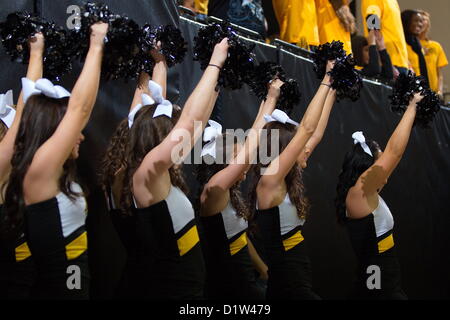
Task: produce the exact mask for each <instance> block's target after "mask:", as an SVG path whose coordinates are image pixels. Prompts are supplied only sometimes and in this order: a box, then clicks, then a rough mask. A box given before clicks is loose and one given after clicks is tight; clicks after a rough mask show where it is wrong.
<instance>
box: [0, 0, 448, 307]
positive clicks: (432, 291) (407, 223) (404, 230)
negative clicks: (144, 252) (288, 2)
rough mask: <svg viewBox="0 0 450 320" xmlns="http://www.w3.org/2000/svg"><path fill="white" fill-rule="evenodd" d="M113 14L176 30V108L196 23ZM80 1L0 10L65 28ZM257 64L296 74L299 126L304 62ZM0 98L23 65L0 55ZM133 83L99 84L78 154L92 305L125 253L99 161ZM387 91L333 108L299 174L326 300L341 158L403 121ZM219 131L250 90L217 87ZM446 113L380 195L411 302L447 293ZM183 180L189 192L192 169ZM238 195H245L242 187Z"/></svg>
mask: <svg viewBox="0 0 450 320" xmlns="http://www.w3.org/2000/svg"><path fill="white" fill-rule="evenodd" d="M104 2H106V3H108V4H110V7H111V9H112V10H114V11H115V12H118V13H126V14H127V15H128V16H130V17H131V18H133V19H135V20H136V21H137V22H138V23H140V24H143V23H146V22H149V23H153V24H167V23H173V24H176V25H179V27H180V28H181V30H182V32H183V34H184V36H185V38H186V40H187V41H188V47H189V48H188V54H187V56H186V59H185V61H184V63H182V64H181V65H179V66H177V67H176V68H174V69H173V70H171V72H170V77H169V86H170V88H169V89H170V90H169V98H170V99H171V100H172V101H174V102H176V103H178V104H179V105H181V106H182V105H183V103H184V102H185V101H186V99H187V98H188V96H189V94H190V92H191V91H192V90H193V88H194V87H195V85H196V84H197V82H198V80H199V78H200V76H201V74H202V73H201V70H200V68H199V64H198V63H197V62H193V61H192V45H193V38H194V36H195V35H196V33H197V31H198V28H199V27H200V26H201V25H200V24H198V23H196V22H192V21H190V20H187V19H185V18H181V19H179V18H178V15H177V11H176V6H175V2H174V1H170V0H167V1H159V0H134V1H118V0H116V1H104ZM80 3H81V1H77V0H61V1H49V0H41V1H15V2H4V3H2V4H1V6H0V7H1V11H0V12H1V13H0V17H1V19H4V17H5V16H6V14H7V13H9V12H11V11H15V10H29V11H33V10H37V12H38V13H40V14H42V15H43V16H45V17H47V18H50V19H52V20H54V21H56V22H58V23H59V24H61V25H65V22H66V19H67V18H68V16H69V14H67V13H66V8H67V6H68V5H72V4H80ZM254 52H255V54H256V57H257V60H258V61H264V60H272V61H275V62H278V63H280V64H281V65H282V66H283V67H284V69H285V70H286V71H287V72H288V74H289V75H290V76H292V77H294V78H296V79H297V80H298V81H299V83H300V87H301V92H302V98H301V101H300V103H299V105H298V106H296V107H295V111H294V115H293V118H294V120H297V121H299V120H300V119H301V116H302V115H303V112H304V111H305V108H306V106H307V104H308V102H309V101H310V100H311V98H312V96H313V95H314V93H315V90H316V89H317V86H318V85H319V81H318V80H317V79H316V76H315V73H314V72H313V69H312V64H311V62H310V61H309V60H307V59H305V58H302V57H299V56H297V55H294V54H292V53H290V52H287V51H284V50H281V49H277V48H275V47H272V46H268V45H265V44H261V43H257V44H256V47H255V50H254ZM0 66H1V67H2V74H1V76H0V92H5V91H6V90H8V89H10V88H13V89H14V96H15V98H16V99H17V96H18V93H19V89H20V77H22V76H24V74H25V70H26V69H25V67H24V66H22V65H18V64H12V63H11V62H10V61H9V58H8V57H7V56H5V54H4V51H3V49H2V48H1V49H0ZM79 71H80V66H79V65H76V66H75V68H74V70H73V72H72V74H71V75H68V76H66V77H64V79H63V81H62V85H64V86H65V87H66V88H68V89H69V90H70V89H71V88H72V87H73V85H74V82H75V80H76V77H77V76H78V74H79ZM134 87H135V82H133V81H130V82H128V83H125V82H123V81H110V82H108V83H102V84H101V88H100V92H99V95H98V98H97V103H96V107H95V110H94V112H93V115H92V118H91V121H90V122H89V125H88V127H87V128H86V130H85V133H86V136H87V138H86V141H85V142H84V144H83V145H82V148H81V158H80V160H79V173H80V175H81V177H82V179H83V180H84V181H85V183H86V184H87V185H88V187H89V191H90V195H89V198H88V202H89V216H88V228H89V252H90V267H91V277H92V285H91V287H92V291H91V296H92V298H93V299H102V298H110V297H112V296H113V291H114V287H115V286H116V284H117V282H118V280H119V277H120V273H121V268H122V267H123V264H124V260H125V252H124V249H123V248H122V246H121V244H120V242H119V240H118V237H117V235H116V233H115V231H114V229H113V227H112V224H111V222H110V219H109V217H108V215H107V212H106V206H105V203H104V201H103V197H102V193H101V191H100V189H99V188H98V186H97V184H96V174H97V168H98V163H99V159H100V158H101V156H102V153H103V152H104V150H105V148H106V145H107V142H108V139H109V137H110V136H111V134H112V132H113V131H114V129H115V126H116V125H117V124H118V123H119V121H120V120H121V119H123V118H124V117H125V116H126V114H127V112H128V108H129V104H130V103H131V100H132V95H133V92H134ZM390 92H391V89H390V88H389V87H387V86H385V85H381V84H379V83H375V82H372V81H365V82H364V88H363V90H362V93H361V99H360V100H358V101H357V102H354V103H352V102H348V101H342V102H339V103H337V104H336V106H335V107H334V109H333V111H332V114H331V117H330V122H329V125H328V128H327V131H326V133H325V136H324V138H323V141H322V143H321V144H320V145H319V146H318V147H317V149H316V151H315V152H314V154H313V155H312V156H311V159H310V160H309V163H308V168H307V169H305V171H304V180H305V185H306V188H307V195H308V197H309V198H310V201H311V203H312V209H311V213H310V217H309V219H308V220H307V223H306V225H305V231H304V232H305V238H307V241H308V246H309V251H310V256H311V260H312V264H313V277H314V278H313V284H314V288H315V290H316V291H317V293H318V294H319V295H321V296H322V297H323V298H325V299H344V298H345V297H346V295H347V291H348V290H349V289H350V286H351V281H352V275H353V271H354V268H355V257H354V254H353V252H352V249H351V246H350V243H349V239H348V236H347V234H346V232H345V229H343V228H342V227H340V226H339V225H337V223H336V219H335V213H334V205H333V199H334V197H335V190H336V183H337V177H338V174H339V172H340V168H341V164H342V160H343V157H344V154H345V152H346V151H347V150H349V149H350V148H351V146H352V143H353V141H352V139H351V134H352V133H353V132H354V131H356V130H363V131H364V133H365V134H366V136H368V137H370V138H373V139H375V140H377V141H378V142H379V143H380V145H381V146H382V147H384V146H385V145H386V142H387V140H388V138H389V136H390V135H391V133H392V132H393V130H394V128H395V126H396V124H397V123H398V121H399V120H400V117H399V116H397V115H395V114H393V113H392V112H391V111H390V107H389V102H388V96H389V94H390ZM221 95H222V99H223V104H224V108H223V119H224V122H223V127H224V128H243V129H248V128H249V127H250V125H251V123H252V121H253V119H254V117H255V116H256V114H257V109H258V107H259V101H258V100H257V99H256V98H255V97H254V96H253V95H252V94H251V93H250V91H249V88H248V87H246V86H245V87H243V88H242V89H241V90H237V91H233V92H231V91H227V90H223V91H222V93H221ZM449 126H450V110H448V109H442V110H441V112H440V113H439V114H438V115H437V117H436V120H435V122H434V123H433V125H432V128H431V129H428V130H423V129H419V128H414V129H413V132H412V135H411V139H410V142H409V145H408V148H407V150H406V152H405V155H404V157H403V159H402V161H401V163H400V165H399V166H398V168H397V169H396V170H395V172H394V173H393V175H392V176H391V178H390V180H389V183H388V184H387V185H386V187H385V188H384V190H383V191H382V196H383V198H384V199H385V200H386V202H387V203H388V205H389V207H390V209H391V211H392V213H393V215H394V217H395V242H396V246H397V251H398V255H399V259H400V263H401V266H402V273H403V287H404V289H405V291H406V293H407V294H408V296H409V297H410V298H412V299H431V298H447V299H448V298H449V297H450V276H449V275H450V272H449V270H450V255H449V252H450V239H449V237H450V236H449V232H448V230H449V229H450V217H449V214H450V210H449V209H448V208H449V206H450V201H449V194H450V190H449V183H448V181H449V178H450V152H449V138H450V137H449V136H450V134H449V133H450V128H449ZM185 169H186V174H187V176H188V180H189V181H190V184H191V187H192V189H193V190H195V179H194V178H193V177H192V174H191V171H192V170H191V169H192V167H191V166H189V165H187V166H186V168H185ZM244 191H245V190H244Z"/></svg>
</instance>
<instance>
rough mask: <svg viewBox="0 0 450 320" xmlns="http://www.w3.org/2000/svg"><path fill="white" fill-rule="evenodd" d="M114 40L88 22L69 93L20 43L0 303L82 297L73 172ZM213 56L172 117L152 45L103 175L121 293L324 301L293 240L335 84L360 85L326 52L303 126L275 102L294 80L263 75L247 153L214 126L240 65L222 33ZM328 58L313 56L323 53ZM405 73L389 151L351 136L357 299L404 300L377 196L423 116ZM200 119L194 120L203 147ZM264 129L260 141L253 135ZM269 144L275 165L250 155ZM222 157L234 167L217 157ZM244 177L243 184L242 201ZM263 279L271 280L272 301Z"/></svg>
mask: <svg viewBox="0 0 450 320" xmlns="http://www.w3.org/2000/svg"><path fill="white" fill-rule="evenodd" d="M107 33H108V23H105V22H96V23H93V24H92V25H91V26H90V36H89V40H88V41H89V43H88V45H86V48H87V54H86V58H85V62H84V65H83V68H82V70H81V73H80V75H79V77H78V79H77V81H76V83H75V85H74V87H73V89H72V91H71V92H69V91H68V90H66V89H64V88H63V87H61V86H58V85H54V84H53V83H52V82H51V81H50V80H48V79H45V78H42V77H43V70H44V59H43V56H44V49H45V41H46V39H44V38H45V37H44V35H43V34H42V33H36V34H35V35H34V36H33V37H32V38H31V39H29V40H28V42H29V52H30V53H29V64H28V69H27V74H26V77H24V78H22V91H21V93H20V96H19V98H18V101H17V105H16V107H15V108H14V107H13V106H12V105H13V102H12V101H11V100H12V96H11V94H10V93H8V94H5V95H2V96H1V99H0V102H1V105H0V107H1V110H0V116H1V120H2V121H1V126H0V127H1V128H2V131H1V142H0V183H1V186H2V188H1V197H0V204H1V216H0V217H1V220H0V235H1V238H0V268H1V270H0V297H2V298H9V299H30V298H31V299H88V298H89V285H90V274H89V267H88V262H89V260H88V259H89V254H88V248H89V245H88V235H87V231H88V230H87V229H86V225H85V220H86V215H87V202H86V199H85V196H84V192H83V188H82V187H81V186H80V184H79V183H78V182H77V181H78V179H77V173H76V167H75V161H76V159H77V158H78V156H79V146H80V143H82V141H83V140H84V139H85V137H84V136H83V134H82V131H83V129H84V128H85V126H86V125H87V123H88V121H89V118H90V115H91V113H92V110H93V107H94V104H95V101H96V97H97V93H98V90H99V84H100V76H101V71H102V65H103V66H104V65H105V61H104V59H105V57H104V50H105V41H104V39H105V36H107ZM207 45H209V46H210V47H209V52H210V55H209V56H208V62H207V63H206V64H204V65H203V66H202V67H203V69H204V72H203V75H202V76H201V78H200V80H199V82H198V83H197V85H196V86H195V88H194V90H193V91H192V93H191V94H190V96H189V98H188V99H187V101H186V103H185V104H184V106H183V107H182V108H180V107H179V106H177V105H174V104H172V103H171V102H170V101H169V100H168V99H167V97H166V88H167V72H168V63H167V60H166V56H165V55H164V54H162V50H161V48H162V46H163V44H162V43H161V41H158V42H156V43H155V44H154V48H152V49H151V50H150V55H151V57H152V59H153V62H152V64H153V67H152V70H151V73H148V72H145V71H142V72H141V73H140V76H139V79H138V84H137V86H136V90H135V94H134V96H133V98H132V103H131V107H130V110H129V113H128V116H127V117H126V118H125V119H123V120H122V121H121V122H120V123H119V125H118V127H117V129H116V131H115V132H114V134H113V136H112V137H111V139H110V142H109V146H108V148H107V151H106V153H105V155H104V158H103V161H102V163H101V165H100V166H99V171H100V184H101V186H102V188H103V190H104V193H105V201H106V202H107V205H108V208H109V213H110V218H111V221H112V222H113V225H114V227H115V229H116V231H117V233H118V235H119V237H120V240H121V242H122V244H123V246H124V248H125V249H126V253H127V259H126V264H125V267H124V269H123V272H122V277H121V280H120V283H119V285H118V286H117V288H116V292H117V297H118V298H127V299H133V298H145V299H176V300H179V299H189V300H191V299H205V298H206V299H257V300H258V299H271V300H274V299H283V300H284V299H313V300H317V299H320V297H319V296H318V295H317V294H316V293H315V291H314V287H313V285H312V281H311V280H312V279H311V273H312V270H311V263H310V260H309V258H308V253H307V252H308V250H307V239H305V238H304V235H303V233H302V228H303V225H304V223H305V221H306V219H307V217H308V208H309V204H308V200H307V198H306V196H305V188H304V186H303V182H302V171H303V170H306V168H307V163H308V161H309V160H308V159H309V157H310V156H311V154H312V153H313V152H314V150H315V148H316V147H317V145H318V144H319V143H320V141H321V139H322V137H323V135H324V132H325V130H326V127H327V123H328V119H329V117H330V113H331V110H332V108H333V105H334V103H335V101H336V99H337V98H338V96H339V94H338V93H339V91H341V92H342V93H343V92H344V91H345V90H343V89H342V87H341V88H339V87H336V84H337V82H340V83H342V82H344V81H342V78H343V77H345V75H343V74H347V75H348V77H353V75H354V74H353V73H351V72H349V71H348V68H346V66H345V65H344V63H343V62H342V61H343V60H345V61H347V60H346V59H347V58H342V59H341V61H340V62H339V61H338V60H339V58H336V57H335V56H334V57H333V55H332V54H328V58H327V55H326V54H324V55H322V56H321V57H322V58H321V59H322V62H321V67H320V68H321V70H320V72H319V73H320V74H321V79H320V80H321V81H320V85H319V86H318V87H317V90H316V93H315V95H314V97H313V98H312V100H311V101H310V103H309V105H308V106H307V107H306V110H305V112H304V114H303V117H302V118H301V119H291V118H290V115H289V113H290V112H289V111H290V109H292V107H293V104H292V101H291V100H290V99H284V100H285V102H284V103H283V107H284V108H282V107H280V104H279V102H280V99H282V97H283V94H284V97H286V96H289V94H286V90H284V91H283V88H286V86H285V84H286V83H287V82H289V79H285V78H284V77H282V76H281V73H280V72H279V70H278V69H277V68H276V67H275V66H274V65H266V67H268V69H270V70H271V71H270V72H266V73H265V75H267V74H270V77H266V80H265V81H266V83H265V85H264V88H263V89H262V90H260V91H259V92H264V96H262V97H261V104H260V106H259V110H258V113H257V115H256V117H255V119H254V122H253V124H252V126H251V128H252V129H253V130H251V131H250V134H249V135H248V136H247V137H246V140H245V142H244V143H239V142H237V141H235V140H233V139H234V138H233V137H231V141H233V143H231V144H230V143H227V142H226V141H227V140H228V141H230V139H228V138H229V137H228V136H227V134H226V133H224V130H223V129H222V126H221V125H220V123H218V122H217V121H214V120H210V117H211V114H212V112H213V109H214V106H215V104H216V100H217V98H218V95H219V90H218V88H219V86H220V84H221V83H222V84H224V83H231V82H230V81H231V80H232V78H226V77H223V73H222V72H223V71H224V69H225V68H226V66H227V61H229V60H230V59H235V58H236V55H240V53H239V52H238V51H239V50H236V46H234V47H233V46H232V44H231V41H230V40H229V38H227V37H223V36H222V37H218V38H215V39H214V41H208V42H207ZM232 48H234V53H233V52H231V49H232ZM330 48H333V45H329V46H328V47H324V48H322V49H324V50H325V51H326V50H328V53H329V52H330V51H333V50H331V49H330ZM323 57H325V58H324V59H323ZM106 64H107V62H106ZM277 70H278V71H277ZM228 72H230V71H228ZM221 75H222V80H223V81H222V82H221V81H220V79H221ZM348 77H347V79H348ZM411 77H412V76H410V77H409V78H405V79H406V80H405V79H404V80H402V81H403V82H401V83H399V84H398V85H396V88H394V89H395V90H396V91H395V90H394V91H395V92H396V93H397V97H398V99H403V100H402V101H404V100H405V99H406V100H407V101H406V103H403V110H402V111H403V115H402V118H401V120H400V122H399V123H398V125H397V127H396V129H395V131H394V132H393V133H392V135H391V137H390V139H389V141H388V143H387V145H386V147H385V148H384V151H383V150H382V148H381V146H380V145H379V144H378V143H376V142H375V141H373V140H371V139H369V138H366V137H365V136H364V134H363V132H361V131H358V132H355V133H354V134H353V135H352V136H349V137H348V139H349V140H350V141H353V142H354V144H353V147H352V148H351V149H350V150H349V151H348V153H347V154H346V156H345V159H344V162H343V164H342V171H341V173H340V175H339V182H338V185H337V197H336V214H337V219H338V221H339V222H340V223H341V224H343V225H345V226H346V228H347V230H348V234H349V236H350V239H351V243H352V246H353V249H354V251H355V254H356V257H357V259H358V270H357V273H356V274H355V283H354V289H353V291H352V295H351V297H353V298H365V299H406V295H405V293H404V292H403V290H402V287H401V275H400V267H399V263H398V259H397V258H396V255H395V245H394V236H393V227H394V219H393V216H392V214H391V212H390V210H389V207H388V206H387V204H386V203H385V202H384V200H383V199H382V198H381V197H380V195H379V193H380V191H381V190H382V188H383V186H384V185H385V184H386V183H387V180H388V178H389V176H390V175H391V174H392V172H393V171H394V169H395V168H396V166H397V165H398V163H399V162H400V160H401V158H402V155H403V153H404V151H405V148H406V146H407V143H408V140H409V136H410V133H411V130H412V128H413V125H414V124H415V122H416V120H417V119H419V117H416V116H417V115H418V114H419V113H420V110H422V109H423V108H422V109H421V108H419V106H420V105H421V103H422V104H423V101H424V100H426V99H427V95H426V94H424V88H422V87H420V83H421V82H420V81H419V80H417V79H416V78H411ZM224 79H225V80H224ZM227 79H228V80H227ZM339 79H341V80H339ZM227 81H228V82H227ZM402 90H403V91H402ZM349 91H351V90H349ZM283 92H285V93H283ZM353 96H354V95H353ZM394 96H395V94H394ZM429 100H430V99H428V102H427V103H428V104H427V105H428V106H429V104H430V102H429ZM399 105H400V103H399ZM230 108H232V106H230ZM424 114H425V115H428V114H427V113H424ZM428 118H429V117H428ZM194 123H201V125H202V131H203V130H204V132H203V134H202V135H199V134H198V133H196V132H195V126H194ZM261 129H266V131H267V132H268V137H267V139H262V138H261V136H260V135H259V132H261ZM179 130H184V132H188V133H189V135H188V137H189V140H190V141H189V142H190V146H194V145H195V142H196V141H197V140H198V139H202V140H203V149H202V160H203V161H202V162H201V164H198V165H196V169H195V173H196V177H197V180H198V182H199V185H200V187H199V190H198V192H197V194H196V195H195V196H194V199H195V201H194V203H191V201H190V200H189V199H188V197H187V192H188V188H187V184H186V181H185V180H184V177H183V174H182V170H183V168H182V164H180V163H179V162H177V161H175V160H174V157H173V154H174V153H178V151H180V150H181V151H180V153H181V154H180V155H179V156H180V157H181V158H186V157H187V156H188V155H189V152H190V151H191V150H190V149H189V150H186V148H184V149H180V148H179V145H180V142H181V141H180V136H179V134H178V132H179ZM272 135H274V136H275V140H274V139H273V138H272V137H271V136H272ZM273 143H276V144H277V145H278V148H279V152H278V153H277V154H276V155H275V156H274V158H273V159H271V161H270V162H269V163H265V162H263V161H261V159H260V158H259V157H258V154H259V150H260V149H261V148H265V149H267V150H270V149H271V148H275V146H274V145H272V144H273ZM175 150H178V151H175ZM226 155H231V159H233V160H234V161H230V162H228V163H222V162H219V161H215V160H216V159H219V158H221V159H224V158H227V156H226ZM91 156H92V155H91ZM206 158H209V159H208V161H206ZM268 172H269V173H268ZM246 179H247V180H248V181H247V182H248V185H249V187H248V189H247V190H245V192H243V193H241V188H240V183H241V182H242V181H244V180H246ZM371 265H376V266H378V267H379V268H380V270H381V285H380V286H379V288H377V289H376V290H372V288H370V287H368V286H367V277H368V274H367V272H366V270H367V268H368V266H371ZM73 266H76V267H77V268H78V270H80V276H81V278H80V279H79V284H78V285H77V286H75V288H74V287H73V286H70V285H68V278H69V277H70V273H69V274H68V268H72V267H73ZM258 278H262V279H264V280H266V281H267V288H266V290H263V289H262V287H261V286H260V285H258Z"/></svg>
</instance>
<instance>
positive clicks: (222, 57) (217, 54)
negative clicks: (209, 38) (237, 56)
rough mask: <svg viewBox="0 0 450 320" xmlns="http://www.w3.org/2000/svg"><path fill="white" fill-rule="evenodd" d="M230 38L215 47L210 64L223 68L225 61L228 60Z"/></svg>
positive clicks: (224, 39)
mask: <svg viewBox="0 0 450 320" xmlns="http://www.w3.org/2000/svg"><path fill="white" fill-rule="evenodd" d="M229 47H230V46H229V44H228V38H223V39H222V41H220V42H219V43H218V44H216V45H215V47H214V51H213V54H212V56H211V60H210V63H211V64H215V65H218V66H219V67H223V65H224V63H225V61H226V60H227V58H228V48H229Z"/></svg>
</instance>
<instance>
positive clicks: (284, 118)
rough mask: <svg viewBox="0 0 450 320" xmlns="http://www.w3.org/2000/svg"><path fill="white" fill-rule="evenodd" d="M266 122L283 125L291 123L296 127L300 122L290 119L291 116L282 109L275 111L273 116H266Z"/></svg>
mask: <svg viewBox="0 0 450 320" xmlns="http://www.w3.org/2000/svg"><path fill="white" fill-rule="evenodd" d="M264 120H266V122H273V121H278V122H281V123H290V124H293V125H294V126H298V122H295V121H294V120H292V119H291V118H289V116H288V115H287V114H286V112H284V111H282V110H280V109H275V110H273V112H272V114H271V115H269V114H265V115H264Z"/></svg>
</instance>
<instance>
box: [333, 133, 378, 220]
mask: <svg viewBox="0 0 450 320" xmlns="http://www.w3.org/2000/svg"><path fill="white" fill-rule="evenodd" d="M366 143H367V145H368V147H369V149H370V151H371V152H372V155H373V157H371V156H370V155H369V154H367V153H365V152H364V150H363V148H362V147H361V145H360V144H359V143H357V144H355V145H354V146H353V148H352V150H351V151H349V152H347V153H346V154H345V157H344V163H343V164H342V170H341V173H340V174H339V180H338V184H337V187H336V192H337V196H336V198H335V200H334V203H335V206H336V215H337V220H338V222H339V223H343V222H345V221H346V219H347V218H346V215H345V210H346V206H345V199H346V198H347V193H348V190H350V188H351V187H353V186H354V185H355V183H356V181H358V179H359V177H360V176H361V174H363V173H364V171H366V170H367V169H369V168H370V167H371V166H372V165H373V164H374V163H375V160H376V159H377V158H378V153H379V152H380V146H379V145H378V143H377V142H375V141H374V140H370V139H367V138H366Z"/></svg>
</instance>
